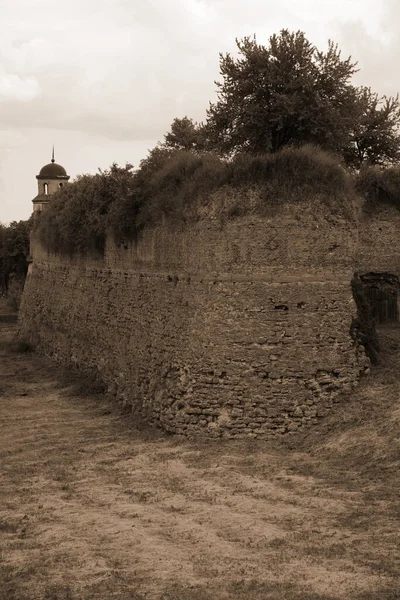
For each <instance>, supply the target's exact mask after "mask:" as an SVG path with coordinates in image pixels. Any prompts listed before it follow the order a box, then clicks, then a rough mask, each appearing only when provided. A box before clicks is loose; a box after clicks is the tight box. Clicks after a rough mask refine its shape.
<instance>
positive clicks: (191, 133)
mask: <svg viewBox="0 0 400 600" xmlns="http://www.w3.org/2000/svg"><path fill="white" fill-rule="evenodd" d="M164 138H165V141H164V143H163V144H162V145H161V146H162V147H165V148H167V149H169V150H191V151H195V152H196V151H200V152H201V151H202V150H204V149H205V146H206V139H205V129H204V125H203V124H201V123H200V124H199V123H196V122H195V121H193V119H189V118H188V117H183V119H178V118H177V119H174V120H173V122H172V125H171V131H169V132H168V133H167V134H166V135H165V136H164Z"/></svg>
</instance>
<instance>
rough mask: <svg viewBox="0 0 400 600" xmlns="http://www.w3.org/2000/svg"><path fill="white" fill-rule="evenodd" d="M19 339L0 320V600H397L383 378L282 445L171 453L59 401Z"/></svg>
mask: <svg viewBox="0 0 400 600" xmlns="http://www.w3.org/2000/svg"><path fill="white" fill-rule="evenodd" d="M14 328H15V324H14V323H12V322H10V318H9V317H8V316H7V314H6V312H5V311H4V309H3V312H2V313H1V314H0V330H1V333H0V335H1V340H2V343H1V347H0V360H1V363H0V365H1V367H0V368H1V371H0V420H1V437H0V454H1V479H0V549H1V555H0V600H42V599H43V600H78V599H79V600H94V599H101V600H111V599H117V600H128V599H129V600H135V599H136V600H139V599H149V600H153V599H154V600H161V599H163V600H172V599H176V600H219V599H240V600H244V599H246V600H261V599H263V600H264V599H283V600H285V599H287V600H294V599H299V600H301V599H302V600H306V599H307V600H318V599H319V600H322V599H328V598H336V599H338V598H341V599H342V598H343V599H353V598H363V599H365V600H367V599H373V598H374V599H376V600H378V599H379V600H382V599H383V600H387V599H394V598H400V591H399V590H400V587H399V586H398V582H399V579H398V576H399V573H400V571H399V555H400V552H399V546H398V531H399V516H400V514H399V513H400V510H399V504H398V493H399V489H398V463H397V458H396V457H398V454H397V452H398V447H397V450H396V448H395V445H394V444H395V440H396V439H397V440H398V438H399V422H400V413H399V409H398V407H399V403H398V400H399V383H398V381H397V380H395V379H393V377H392V382H391V383H390V382H389V384H387V387H385V388H383V387H382V386H383V385H384V384H383V383H382V381H381V380H380V379H379V376H378V375H377V376H376V377H375V379H374V378H372V381H371V384H370V388H369V390H370V391H368V392H365V391H364V392H360V393H361V394H364V395H363V397H362V402H361V400H360V396H358V399H357V398H355V399H354V400H352V404H351V406H350V405H343V406H338V413H337V415H336V416H335V418H333V417H332V418H330V419H327V420H326V421H325V422H324V423H323V424H322V425H321V426H320V427H318V428H317V430H316V431H314V432H312V434H311V433H309V434H305V435H303V436H302V437H301V436H297V437H296V436H293V437H292V438H290V439H289V442H285V443H284V444H282V443H281V444H279V443H276V442H275V443H274V442H256V443H255V442H254V441H251V442H249V441H246V442H236V441H235V442H232V441H229V442H219V443H218V442H212V443H209V442H207V443H198V442H190V441H182V440H178V439H176V438H174V437H166V436H163V435H162V434H150V433H149V432H147V433H146V432H140V431H137V430H135V429H134V428H133V427H132V424H130V423H129V421H128V420H127V419H124V418H123V417H122V416H121V415H120V414H118V413H117V412H116V411H115V410H114V409H112V410H110V406H109V404H108V402H107V400H106V399H105V398H102V397H101V396H97V397H95V396H92V397H90V396H87V397H83V396H82V395H74V394H73V393H71V390H68V389H65V385H64V386H63V385H62V384H61V383H60V379H59V377H58V375H57V369H56V368H55V366H54V365H52V364H51V363H50V362H48V361H46V360H44V359H41V358H39V357H36V356H35V355H34V354H31V353H21V352H16V351H15V349H14V351H13V348H12V347H11V346H10V343H9V342H10V339H11V337H12V335H13V333H14ZM385 378H386V379H387V374H386V376H385ZM385 385H386V383H385ZM390 394H392V395H393V398H392V399H391V396H390ZM396 394H397V396H396ZM381 396H384V400H383V401H382V406H381V409H380V412H379V414H380V415H381V416H382V415H383V416H382V418H381V421H379V419H377V416H376V413H374V410H375V409H374V407H376V404H377V401H378V399H379V398H381ZM396 402H397V404H396ZM361 406H362V411H363V412H362V414H361V415H360V410H361V409H360V407H361ZM385 411H386V412H385ZM396 411H397V412H396ZM378 421H379V422H378ZM371 436H372V437H371ZM372 438H373V439H372ZM397 443H398V442H397ZM308 448H312V451H308Z"/></svg>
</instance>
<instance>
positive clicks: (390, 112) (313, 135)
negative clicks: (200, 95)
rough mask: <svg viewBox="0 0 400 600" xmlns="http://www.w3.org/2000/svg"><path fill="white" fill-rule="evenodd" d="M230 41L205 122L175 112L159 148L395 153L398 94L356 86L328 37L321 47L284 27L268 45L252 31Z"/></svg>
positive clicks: (359, 160)
mask: <svg viewBox="0 0 400 600" xmlns="http://www.w3.org/2000/svg"><path fill="white" fill-rule="evenodd" d="M236 44H237V48H238V56H237V57H234V56H232V55H231V54H229V53H227V54H225V55H224V54H220V73H221V76H222V81H219V82H216V85H217V101H216V102H214V103H210V106H209V109H208V111H207V119H206V122H205V123H204V124H203V123H200V124H198V123H196V122H194V121H193V120H192V119H189V118H188V117H184V118H183V119H175V120H174V121H173V123H172V125H171V130H170V132H168V133H167V134H166V135H165V140H164V143H163V144H161V145H160V147H161V148H163V149H169V150H171V149H180V150H190V151H192V152H197V153H199V152H204V151H214V152H218V153H220V154H221V155H222V156H225V157H228V158H229V157H232V156H233V155H235V154H238V153H241V152H246V153H250V154H260V153H261V154H263V153H265V152H277V151H278V150H280V149H281V148H283V147H284V146H290V145H294V146H299V145H302V144H307V143H312V144H314V145H318V146H320V147H321V148H323V149H325V150H328V151H331V152H332V151H333V152H336V153H337V154H338V155H339V156H340V157H341V158H342V159H343V160H344V162H345V163H346V164H347V165H348V166H349V167H351V168H356V169H359V168H360V166H361V165H362V164H365V163H367V164H393V163H395V162H396V161H398V159H399V158H400V137H399V123H400V107H399V99H398V97H395V98H392V97H389V98H387V97H385V96H384V97H379V96H378V94H376V93H374V92H372V91H371V89H370V88H365V87H361V88H357V87H355V86H354V85H353V84H352V77H353V75H354V74H355V72H356V63H354V62H352V60H351V57H348V58H342V56H341V52H340V50H339V48H338V46H337V45H336V44H334V43H333V42H332V41H329V42H328V49H327V51H326V52H322V51H320V50H318V49H317V48H316V47H315V46H314V45H312V44H311V42H309V41H308V40H307V38H306V36H305V34H304V33H303V32H301V31H297V32H290V31H288V30H287V29H283V30H282V31H281V32H280V34H275V35H272V36H271V37H270V38H269V43H268V45H266V46H264V45H261V44H258V43H257V41H256V39H255V38H250V37H245V38H243V39H242V40H236Z"/></svg>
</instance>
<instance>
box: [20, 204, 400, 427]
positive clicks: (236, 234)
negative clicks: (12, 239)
mask: <svg viewBox="0 0 400 600" xmlns="http://www.w3.org/2000/svg"><path fill="white" fill-rule="evenodd" d="M317 208H318V210H316V209H315V207H312V209H311V208H310V206H309V205H301V204H296V205H292V206H290V205H288V206H285V207H282V208H281V209H279V212H278V213H277V214H271V215H270V216H269V217H264V218H260V217H254V216H247V217H241V218H237V219H235V220H232V221H229V222H228V223H225V224H222V223H220V222H219V221H218V220H217V219H214V220H203V221H200V222H198V223H195V224H192V225H186V226H184V227H183V226H173V225H171V224H168V223H166V224H163V225H160V226H158V227H155V228H152V229H147V230H145V231H144V233H143V234H142V236H141V237H140V239H139V240H138V241H137V243H136V244H132V245H129V246H126V247H117V246H116V245H115V244H114V243H113V242H112V240H111V239H109V240H108V244H107V249H106V253H105V257H104V259H102V260H89V259H74V260H72V259H66V258H64V257H60V256H53V255H48V254H47V253H46V252H45V251H44V250H43V249H42V248H41V247H40V245H39V244H38V243H35V242H34V243H33V259H34V260H33V265H32V267H31V269H30V274H29V276H28V279H27V282H26V286H25V290H24V295H23V301H22V306H21V317H20V330H21V335H23V336H25V337H27V338H28V339H30V340H31V341H33V342H34V343H35V344H36V345H37V347H38V348H39V349H40V350H41V351H43V352H45V353H46V354H48V355H51V356H53V357H54V358H55V359H56V360H58V361H62V362H64V363H67V364H71V363H72V364H76V365H79V366H83V367H85V368H90V369H95V370H96V371H98V372H99V373H100V375H101V377H102V379H103V380H104V381H105V383H106V384H107V386H108V389H109V391H110V392H111V393H112V394H114V395H115V396H116V397H117V398H118V400H119V401H120V402H122V403H123V404H126V405H127V406H130V407H131V409H132V412H133V414H134V415H137V416H138V417H140V418H144V419H146V420H147V421H148V422H150V423H155V424H158V425H160V426H161V427H162V428H164V429H165V430H168V431H171V432H175V433H182V434H185V435H187V434H191V433H200V434H201V435H204V436H211V437H219V436H224V437H236V436H241V437H243V436H245V437H265V436H270V435H273V434H282V433H286V432H290V431H296V430H298V429H299V428H302V427H304V426H307V425H309V424H310V423H314V422H316V420H317V419H318V418H321V417H323V416H324V415H326V414H327V412H328V411H329V410H330V409H331V408H332V405H333V404H334V403H335V402H337V401H338V398H339V395H340V394H341V393H342V392H344V391H349V390H351V389H352V387H353V386H354V385H355V384H356V383H357V381H358V380H359V378H360V376H361V375H362V374H363V373H364V372H365V371H367V370H368V367H369V361H368V359H367V358H366V355H365V352H364V349H363V347H362V346H359V345H357V343H356V342H355V341H354V340H353V339H352V337H351V335H350V327H351V324H352V321H353V319H354V318H355V317H356V306H355V302H354V300H353V297H352V290H351V285H350V282H351V279H352V277H353V275H354V272H355V271H357V270H364V271H368V270H369V261H370V260H371V259H370V257H369V254H368V252H369V251H368V249H367V247H368V240H367V239H366V237H367V234H365V236H364V237H365V247H364V246H363V247H362V248H361V247H360V240H361V239H364V238H363V235H364V233H365V231H366V229H365V228H366V227H367V225H362V224H361V225H360V224H357V223H352V222H349V221H348V220H346V219H343V218H340V217H332V215H330V214H329V211H328V209H327V208H324V207H323V205H322V204H321V205H317ZM390 214H391V217H390V219H391V221H390V227H391V228H392V229H393V230H395V229H396V228H397V231H399V226H400V217H399V215H398V214H397V213H396V215H394V214H392V213H390ZM379 218H380V219H381V220H382V219H383V221H385V218H386V217H381V216H380V217H379ZM379 218H378V220H379ZM393 219H394V221H395V219H397V221H396V222H395V224H393V223H394V221H393ZM383 221H382V222H383ZM385 222H387V223H388V221H385ZM368 223H369V225H368V227H373V226H374V227H379V225H377V224H376V223H375V225H371V221H369V222H368ZM362 227H364V229H363V230H362ZM387 227H389V225H387ZM363 232H364V233H363ZM362 243H364V242H362ZM376 246H377V247H376V249H375V252H376V253H375V256H374V261H375V263H374V265H375V266H376V267H378V266H379V251H380V252H381V253H382V251H383V250H382V245H381V247H380V250H379V247H378V244H377V245H376ZM386 252H387V254H390V253H391V257H389V256H386V258H385V259H384V260H385V261H386V263H385V264H386V265H388V264H389V262H390V261H392V263H391V266H390V268H391V269H392V270H394V269H395V268H397V267H398V263H397V262H396V261H397V257H396V256H395V252H394V249H393V248H389V247H386ZM385 268H386V267H385Z"/></svg>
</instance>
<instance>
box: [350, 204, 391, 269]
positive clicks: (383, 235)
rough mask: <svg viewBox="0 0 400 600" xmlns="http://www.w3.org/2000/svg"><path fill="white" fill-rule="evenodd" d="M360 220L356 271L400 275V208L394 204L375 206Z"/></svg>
mask: <svg viewBox="0 0 400 600" xmlns="http://www.w3.org/2000/svg"><path fill="white" fill-rule="evenodd" d="M372 210H373V214H372V215H369V214H365V215H363V216H362V217H361V219H360V222H359V245H358V250H357V255H356V271H357V272H359V273H369V272H376V273H382V272H387V273H392V274H393V275H396V276H397V277H400V252H399V235H400V212H399V211H398V210H397V209H396V208H395V207H390V206H385V205H381V206H376V207H374V208H373V209H372Z"/></svg>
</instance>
